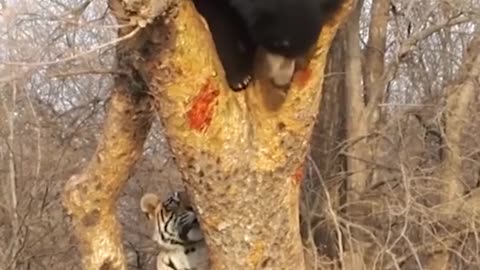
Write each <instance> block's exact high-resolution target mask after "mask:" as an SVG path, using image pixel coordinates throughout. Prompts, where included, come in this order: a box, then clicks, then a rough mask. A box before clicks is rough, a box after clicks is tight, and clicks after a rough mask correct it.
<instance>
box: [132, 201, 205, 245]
mask: <svg viewBox="0 0 480 270" xmlns="http://www.w3.org/2000/svg"><path fill="white" fill-rule="evenodd" d="M140 207H141V209H142V211H143V212H144V213H145V214H146V216H147V218H148V219H149V220H150V221H151V222H152V223H153V224H154V232H153V237H152V238H153V240H155V241H156V242H157V243H158V244H159V245H160V247H162V248H164V249H167V250H175V249H179V248H185V246H189V245H192V244H195V243H197V242H199V241H202V240H203V233H202V231H201V228H200V224H199V223H198V220H197V216H196V214H195V212H194V211H193V208H192V207H191V205H190V203H189V200H188V197H187V195H186V194H185V193H184V192H174V193H173V194H171V195H170V196H168V197H167V198H166V199H165V200H164V201H161V200H160V198H159V197H158V196H157V195H155V194H152V193H147V194H145V195H143V197H142V199H141V200H140Z"/></svg>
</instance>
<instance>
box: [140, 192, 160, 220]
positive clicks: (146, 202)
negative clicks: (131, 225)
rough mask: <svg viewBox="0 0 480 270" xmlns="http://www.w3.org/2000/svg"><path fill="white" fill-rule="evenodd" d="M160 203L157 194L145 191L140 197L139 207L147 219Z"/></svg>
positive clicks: (151, 217)
mask: <svg viewBox="0 0 480 270" xmlns="http://www.w3.org/2000/svg"><path fill="white" fill-rule="evenodd" d="M159 205H160V199H159V198H158V196H157V195H155V194H152V193H147V194H145V195H143V196H142V199H140V208H141V209H142V211H143V212H144V213H145V215H146V216H147V218H148V219H153V217H154V216H155V212H156V210H157V208H158V207H159Z"/></svg>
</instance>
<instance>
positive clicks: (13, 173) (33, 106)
mask: <svg viewBox="0 0 480 270" xmlns="http://www.w3.org/2000/svg"><path fill="white" fill-rule="evenodd" d="M106 2H107V1H85V0H3V1H0V86H1V87H0V103H1V104H0V181H1V182H0V270H13V269H52V270H55V269H59V270H60V269H80V257H79V254H78V250H77V248H76V242H75V239H74V238H73V236H72V234H71V232H70V227H69V226H70V225H69V222H68V221H69V220H68V218H67V217H66V215H65V212H64V210H63V207H62V204H61V193H62V190H63V187H64V184H65V182H66V181H67V180H68V179H69V177H70V176H71V175H72V174H75V173H78V172H79V171H80V170H81V169H82V168H83V167H84V166H85V164H86V163H87V162H88V160H89V159H90V157H91V156H92V155H93V153H94V152H95V147H96V144H97V140H98V138H99V136H100V134H101V130H102V124H103V117H104V114H105V106H106V103H107V102H108V91H109V89H110V88H111V86H112V74H116V73H118V71H117V70H116V69H115V65H114V45H115V44H116V43H117V42H119V39H118V38H117V36H116V32H117V28H118V25H116V22H115V20H114V18H113V17H112V16H111V15H110V14H109V10H108V7H107V3H106ZM479 24H480V1H478V0H391V1H390V0H365V1H362V0H360V1H359V3H358V7H357V9H356V10H355V11H354V12H353V13H352V15H351V16H349V18H348V21H347V22H346V23H345V24H344V25H343V27H342V28H341V29H340V30H339V31H338V33H337V36H336V38H335V41H334V43H333V45H332V48H331V50H330V53H329V62H328V66H327V69H326V71H325V75H326V77H325V78H326V79H325V81H324V86H323V87H324V90H323V97H322V104H321V106H320V112H319V116H318V119H317V123H316V127H315V130H314V134H313V136H312V140H311V147H310V153H309V155H308V158H307V166H306V168H305V174H304V176H305V179H304V183H303V191H304V192H303V194H302V207H301V217H300V219H301V226H302V233H303V238H304V243H305V251H306V252H305V254H306V258H307V264H308V266H309V269H339V268H340V269H341V268H342V267H341V266H339V265H343V266H344V269H354V268H351V267H350V268H346V267H345V266H346V265H354V266H355V267H356V268H355V269H429V270H437V269H438V270H447V269H465V270H473V269H480V235H478V231H479V229H478V228H477V226H478V225H479V221H480V189H479V187H480V120H478V119H480V117H479V116H480V104H479V102H480V86H479V78H480V34H479V28H478V27H479ZM181 188H182V187H181V175H180V173H179V172H178V170H177V168H176V166H175V163H174V160H173V159H172V154H171V152H170V150H169V146H168V144H167V141H166V139H165V137H164V133H163V131H162V126H161V124H160V123H159V121H158V119H156V121H155V122H154V126H153V128H152V129H151V131H150V133H149V137H148V139H147V142H146V144H145V147H144V153H143V156H142V159H141V160H140V161H139V162H138V163H137V165H136V169H135V171H134V174H132V175H131V177H130V179H129V181H128V183H127V187H126V188H125V189H124V190H123V191H122V192H123V193H122V197H121V199H120V201H119V213H118V214H119V217H120V220H121V223H122V226H123V233H124V245H125V248H126V251H127V258H128V262H129V267H130V269H153V264H152V262H153V260H154V256H155V254H156V252H157V250H156V245H155V244H154V243H153V242H152V241H151V240H150V232H149V230H148V228H147V226H146V225H147V224H146V220H145V217H144V215H143V214H142V213H141V211H140V209H139V199H140V197H141V195H142V194H143V193H145V192H146V191H154V192H157V193H159V194H165V193H167V192H170V191H172V190H176V189H181ZM337 262H341V264H338V263H337Z"/></svg>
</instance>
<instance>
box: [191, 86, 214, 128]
mask: <svg viewBox="0 0 480 270" xmlns="http://www.w3.org/2000/svg"><path fill="white" fill-rule="evenodd" d="M219 94H220V91H219V90H218V88H217V87H215V85H214V83H213V81H212V80H211V79H208V81H207V82H206V83H205V84H204V85H203V86H202V89H200V92H199V93H198V95H197V96H195V97H194V98H193V101H192V107H191V108H190V110H189V111H188V112H187V118H188V123H189V126H190V128H192V129H195V130H198V131H205V130H207V128H208V127H209V126H210V123H211V122H212V118H213V110H214V108H215V105H216V104H217V97H218V95H219Z"/></svg>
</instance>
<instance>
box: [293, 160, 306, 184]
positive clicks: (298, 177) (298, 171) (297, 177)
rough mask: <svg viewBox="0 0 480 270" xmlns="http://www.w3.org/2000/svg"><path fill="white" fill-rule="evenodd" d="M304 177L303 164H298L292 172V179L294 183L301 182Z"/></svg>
mask: <svg viewBox="0 0 480 270" xmlns="http://www.w3.org/2000/svg"><path fill="white" fill-rule="evenodd" d="M303 177H304V164H303V163H302V164H300V166H298V168H297V169H296V170H295V173H294V174H293V181H294V183H295V184H297V185H298V184H301V183H302V181H303Z"/></svg>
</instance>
